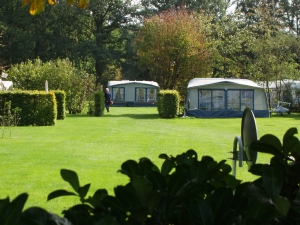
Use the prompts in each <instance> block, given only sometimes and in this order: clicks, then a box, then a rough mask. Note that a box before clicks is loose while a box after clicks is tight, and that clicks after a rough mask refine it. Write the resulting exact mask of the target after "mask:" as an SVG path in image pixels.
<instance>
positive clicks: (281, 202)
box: [275, 196, 291, 216]
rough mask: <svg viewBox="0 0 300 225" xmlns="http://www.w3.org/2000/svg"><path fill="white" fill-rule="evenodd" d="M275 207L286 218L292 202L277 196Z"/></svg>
mask: <svg viewBox="0 0 300 225" xmlns="http://www.w3.org/2000/svg"><path fill="white" fill-rule="evenodd" d="M275 205H276V208H277V209H278V211H279V212H280V214H281V215H284V216H286V215H287V213H288V211H289V210H290V206H291V204H290V201H289V200H288V199H286V198H283V197H281V196H275Z"/></svg>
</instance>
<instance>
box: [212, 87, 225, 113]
mask: <svg viewBox="0 0 300 225" xmlns="http://www.w3.org/2000/svg"><path fill="white" fill-rule="evenodd" d="M212 107H213V108H212V111H219V110H221V109H224V108H225V92H224V91H223V90H213V91H212Z"/></svg>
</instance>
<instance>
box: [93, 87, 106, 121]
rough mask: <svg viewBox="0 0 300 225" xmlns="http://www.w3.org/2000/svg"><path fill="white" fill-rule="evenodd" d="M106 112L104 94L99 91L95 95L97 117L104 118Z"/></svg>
mask: <svg viewBox="0 0 300 225" xmlns="http://www.w3.org/2000/svg"><path fill="white" fill-rule="evenodd" d="M103 111H104V93H103V92H102V91H97V92H96V93H95V113H94V115H95V116H103Z"/></svg>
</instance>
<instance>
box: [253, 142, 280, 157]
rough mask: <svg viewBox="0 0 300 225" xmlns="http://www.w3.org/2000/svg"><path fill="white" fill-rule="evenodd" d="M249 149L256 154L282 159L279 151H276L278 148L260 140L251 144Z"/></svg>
mask: <svg viewBox="0 0 300 225" xmlns="http://www.w3.org/2000/svg"><path fill="white" fill-rule="evenodd" d="M250 148H251V149H252V150H254V151H257V152H262V153H268V154H272V155H274V156H277V157H280V158H283V157H284V155H283V153H282V152H281V150H278V148H276V147H274V146H273V145H270V144H268V143H265V142H262V141H260V140H259V141H254V142H252V143H251V144H250Z"/></svg>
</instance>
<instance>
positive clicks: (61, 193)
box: [47, 190, 77, 201]
mask: <svg viewBox="0 0 300 225" xmlns="http://www.w3.org/2000/svg"><path fill="white" fill-rule="evenodd" d="M70 195H73V196H77V195H76V194H75V193H73V192H69V191H66V190H56V191H53V192H51V193H50V194H49V195H48V197H47V200H48V201H49V200H51V199H54V198H57V197H62V196H70Z"/></svg>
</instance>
